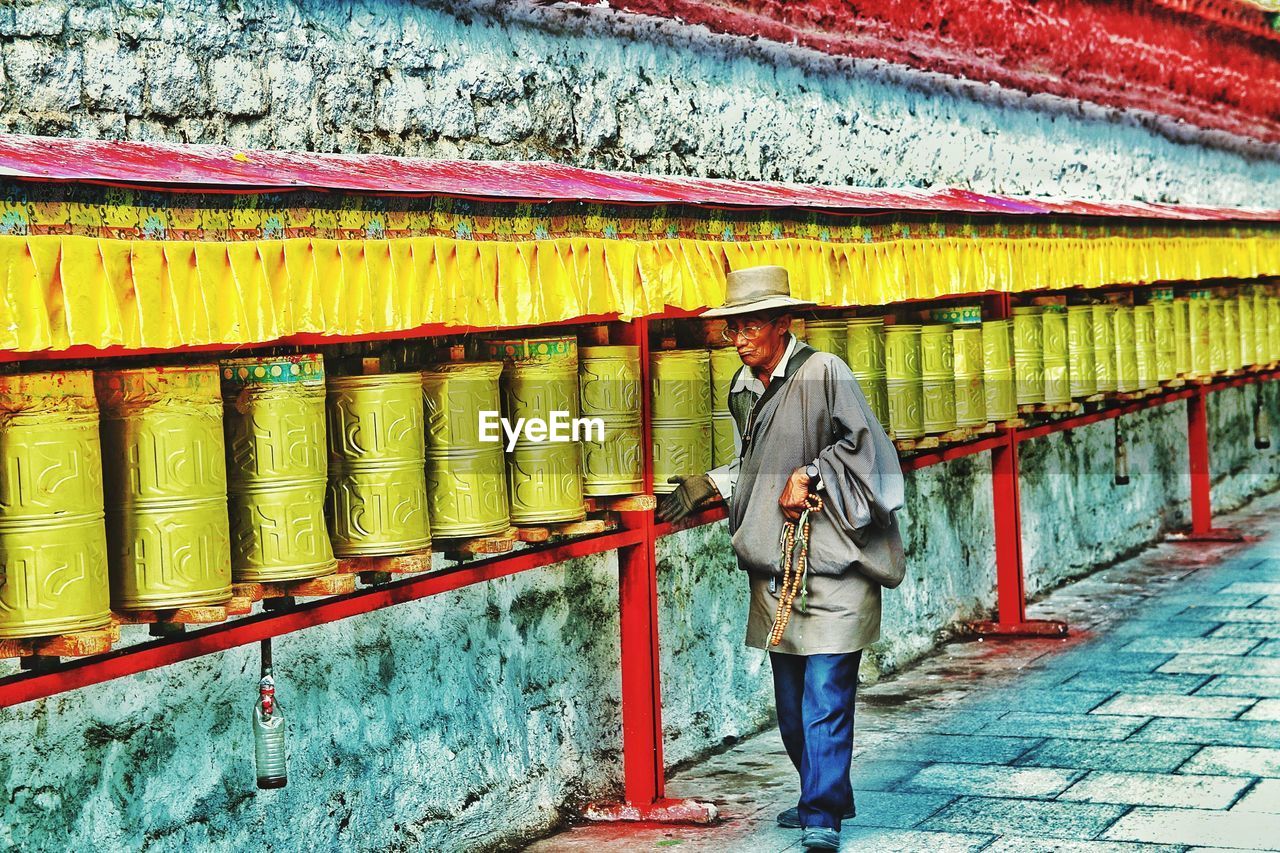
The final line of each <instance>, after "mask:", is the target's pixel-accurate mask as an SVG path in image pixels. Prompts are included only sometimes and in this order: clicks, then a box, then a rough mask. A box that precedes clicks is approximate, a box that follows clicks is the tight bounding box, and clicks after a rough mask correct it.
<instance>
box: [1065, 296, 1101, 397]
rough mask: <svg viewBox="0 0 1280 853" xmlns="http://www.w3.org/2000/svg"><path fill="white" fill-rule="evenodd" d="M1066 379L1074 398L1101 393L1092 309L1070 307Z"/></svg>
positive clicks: (1068, 310) (1084, 306) (1082, 306)
mask: <svg viewBox="0 0 1280 853" xmlns="http://www.w3.org/2000/svg"><path fill="white" fill-rule="evenodd" d="M1067 377H1068V381H1069V383H1070V386H1071V396H1072V397H1092V396H1093V395H1094V394H1096V393H1098V369H1097V364H1096V354H1095V352H1094V348H1093V307H1092V306H1089V305H1071V306H1068V307H1067Z"/></svg>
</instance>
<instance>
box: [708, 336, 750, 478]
mask: <svg viewBox="0 0 1280 853" xmlns="http://www.w3.org/2000/svg"><path fill="white" fill-rule="evenodd" d="M741 369H742V359H741V358H740V357H739V356H738V351H737V350H736V349H734V348H733V347H728V348H722V349H713V350H711V464H712V465H713V466H716V467H719V466H721V465H727V464H729V463H730V462H732V461H733V460H734V457H735V456H736V455H737V449H736V446H735V444H734V433H735V428H734V424H733V416H732V415H731V414H730V413H729V389H730V387H731V386H732V385H733V378H734V376H736V375H737V374H738V371H739V370H741Z"/></svg>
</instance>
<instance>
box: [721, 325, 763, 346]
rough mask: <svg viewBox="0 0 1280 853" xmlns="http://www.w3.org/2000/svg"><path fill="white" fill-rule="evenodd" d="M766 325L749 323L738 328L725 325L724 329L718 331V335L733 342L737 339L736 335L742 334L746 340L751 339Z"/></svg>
mask: <svg viewBox="0 0 1280 853" xmlns="http://www.w3.org/2000/svg"><path fill="white" fill-rule="evenodd" d="M768 325H769V324H768V323H751V324H749V325H746V326H743V327H742V328H740V329H735V328H733V327H732V326H726V327H725V328H724V331H722V332H721V333H720V337H721V338H723V339H724V340H725V341H727V342H728V343H734V342H735V341H737V340H738V335H742V336H743V337H744V338H746V339H747V340H749V341H753V340H755V339H756V338H757V337H758V336H759V335H760V332H761V331H762V330H763V329H764V328H765V326H768Z"/></svg>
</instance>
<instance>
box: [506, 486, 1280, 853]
mask: <svg viewBox="0 0 1280 853" xmlns="http://www.w3.org/2000/svg"><path fill="white" fill-rule="evenodd" d="M1278 510H1280V496H1277V495H1273V496H1270V497H1268V498H1264V499H1262V500H1260V501H1258V502H1256V503H1254V504H1253V505H1252V506H1250V507H1249V508H1247V509H1246V510H1245V511H1243V512H1241V513H1238V514H1236V515H1234V516H1227V517H1224V518H1221V519H1218V520H1217V522H1218V523H1219V524H1232V525H1235V526H1237V527H1240V528H1241V529H1243V530H1245V531H1247V532H1249V533H1251V534H1257V535H1259V536H1260V537H1261V538H1260V540H1259V541H1257V542H1253V543H1250V544H1247V545H1201V544H1197V545H1189V544H1173V543H1167V544H1162V545H1160V546H1158V547H1156V548H1153V549H1151V550H1149V551H1147V552H1145V553H1143V554H1141V555H1139V556H1138V557H1136V558H1135V559H1132V560H1129V561H1127V562H1125V563H1122V564H1119V565H1117V566H1114V567H1112V568H1110V569H1107V570H1105V571H1102V572H1099V573H1097V574H1095V575H1092V576H1090V577H1089V578H1086V579H1084V580H1082V581H1080V582H1077V583H1075V584H1072V585H1070V586H1068V587H1065V588H1063V589H1061V590H1059V591H1057V592H1055V593H1054V594H1052V595H1051V596H1049V597H1048V598H1046V599H1045V600H1044V601H1042V602H1039V603H1038V604H1036V605H1035V606H1034V607H1032V608H1030V610H1031V615H1032V616H1038V617H1048V616H1055V617H1058V618H1064V619H1067V620H1068V621H1069V622H1070V623H1071V626H1072V631H1073V635H1072V637H1071V638H1068V639H1067V640H1005V641H986V642H977V641H972V642H958V643H951V644H948V645H947V646H945V647H944V648H943V649H941V650H940V652H939V653H938V654H937V655H935V656H933V657H931V658H929V659H928V660H926V661H924V662H923V663H922V664H921V665H919V666H917V667H914V668H912V669H911V670H909V671H907V672H905V673H903V674H901V675H900V676H898V677H896V678H891V679H888V680H885V681H882V682H881V683H879V684H876V685H874V686H873V687H870V688H867V689H865V690H864V691H863V692H862V694H861V695H860V696H859V708H858V719H857V734H856V737H855V742H856V743H855V757H854V767H853V781H854V788H855V790H856V798H857V806H858V817H857V818H856V819H855V820H853V821H850V822H847V823H846V824H845V828H844V831H843V845H844V846H843V849H844V850H868V851H877V853H888V851H930V853H949V852H950V851H976V850H982V851H985V853H1037V851H1067V852H1068V853H1074V851H1081V853H1083V852H1084V851H1089V852H1090V853H1093V852H1094V851H1097V853H1108V852H1109V851H1114V853H1130V851H1132V853H1137V851H1196V853H1208V851H1211V850H1220V849H1233V850H1280V511H1278ZM668 793H669V795H671V796H677V797H695V798H697V799H702V800H711V801H713V802H715V803H716V804H717V805H719V806H720V808H721V812H722V814H723V816H724V818H725V819H724V821H723V822H722V823H720V824H718V825H716V826H713V827H670V826H665V827H664V826H620V825H606V826H584V827H578V828H575V829H573V830H570V831H568V832H565V833H561V834H560V835H557V836H554V837H552V838H549V839H546V840H544V841H541V842H539V843H537V844H535V845H533V846H532V847H531V848H529V849H530V850H533V851H538V852H539V853H548V851H556V852H557V853H558V851H579V850H582V851H586V850H590V851H614V850H650V849H671V848H675V849H680V850H689V851H752V853H754V851H760V853H772V851H781V850H799V849H800V847H799V832H798V830H782V829H779V828H777V827H776V826H775V825H774V815H775V814H776V813H777V812H778V811H780V810H781V809H783V808H786V807H787V806H789V805H794V803H795V797H796V795H797V780H796V777H795V773H794V771H793V770H792V768H791V766H790V764H789V763H788V762H787V759H786V756H785V754H784V752H783V750H782V744H781V741H780V740H779V739H778V736H777V733H776V731H770V732H768V733H766V734H763V735H760V736H758V737H755V738H751V739H749V740H747V741H744V742H743V743H741V744H739V745H737V746H736V747H735V748H733V749H732V750H731V751H729V752H726V753H724V754H722V755H719V756H717V757H715V758H712V759H710V760H708V761H706V762H704V763H702V764H700V765H698V766H697V767H694V768H692V769H690V770H688V771H686V772H683V773H681V774H678V775H677V776H676V777H675V778H673V779H672V780H670V782H669V783H668Z"/></svg>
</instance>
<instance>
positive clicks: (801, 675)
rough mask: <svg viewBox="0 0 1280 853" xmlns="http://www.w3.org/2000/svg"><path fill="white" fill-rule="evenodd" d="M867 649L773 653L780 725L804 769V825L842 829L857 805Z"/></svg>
mask: <svg viewBox="0 0 1280 853" xmlns="http://www.w3.org/2000/svg"><path fill="white" fill-rule="evenodd" d="M861 662H862V651H861V650H859V651H856V652H849V653H848V654H842V655H784V654H781V653H779V652H770V653H769V663H770V665H771V666H772V668H773V698H774V702H775V703H776V704H777V706H778V729H779V730H780V731H781V732H782V743H783V745H784V746H786V748H787V755H789V756H790V757H791V763H792V764H794V765H795V767H796V770H798V771H800V823H801V824H802V825H803V826H825V827H827V828H829V829H835V830H839V829H840V818H841V817H842V816H843V815H845V814H846V813H847V812H848V811H849V809H850V807H851V806H852V805H853V786H852V785H851V784H850V782H849V764H850V762H851V761H852V759H853V700H854V697H855V695H856V694H857V690H858V665H859V664H860V663H861Z"/></svg>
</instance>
